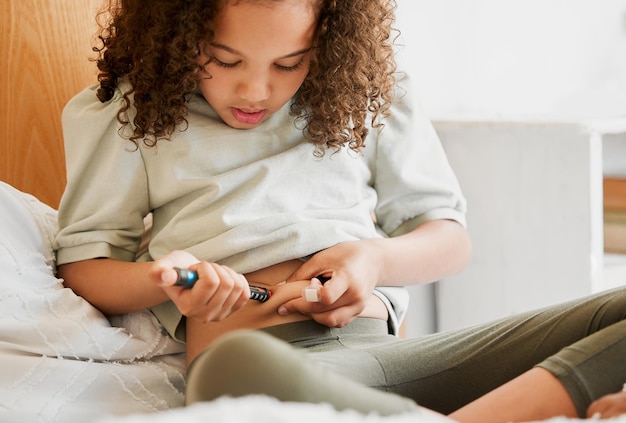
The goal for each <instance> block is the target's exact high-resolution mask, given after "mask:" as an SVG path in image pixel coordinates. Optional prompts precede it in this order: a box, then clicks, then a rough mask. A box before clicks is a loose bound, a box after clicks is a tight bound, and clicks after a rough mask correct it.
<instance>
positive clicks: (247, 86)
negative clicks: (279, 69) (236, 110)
mask: <svg viewBox="0 0 626 423" xmlns="http://www.w3.org/2000/svg"><path fill="white" fill-rule="evenodd" d="M270 92H271V84H270V78H269V75H268V74H264V73H249V74H247V75H245V76H244V77H243V78H242V79H241V81H240V82H239V85H238V86H237V95H238V96H239V97H240V98H242V99H244V100H246V101H249V102H251V103H255V102H259V101H264V100H267V99H268V98H269V96H270Z"/></svg>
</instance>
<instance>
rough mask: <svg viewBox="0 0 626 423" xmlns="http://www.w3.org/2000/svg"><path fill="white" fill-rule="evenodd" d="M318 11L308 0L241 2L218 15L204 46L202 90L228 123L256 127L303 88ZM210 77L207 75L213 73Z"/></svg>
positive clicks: (200, 83) (201, 55)
mask: <svg viewBox="0 0 626 423" xmlns="http://www.w3.org/2000/svg"><path fill="white" fill-rule="evenodd" d="M315 25H316V16H315V12H314V10H313V9H312V7H311V5H310V2H309V1H302V0H284V1H276V2H250V1H242V2H238V3H237V4H235V5H231V4H227V5H226V6H225V7H224V9H222V10H221V11H220V12H219V13H218V15H217V16H216V18H215V21H214V28H215V35H214V39H213V40H212V41H211V42H210V43H204V44H202V45H201V53H200V57H199V58H198V62H199V63H201V64H203V63H206V61H207V60H208V59H209V58H210V59H211V62H210V63H209V64H208V65H207V66H206V67H205V71H203V72H200V74H199V85H200V90H201V91H202V94H203V96H204V98H206V100H207V101H208V102H209V104H210V105H211V107H213V109H215V111H216V112H217V114H218V115H219V116H220V118H222V120H224V122H225V123H226V124H227V125H229V126H232V127H233V128H240V129H248V128H253V127H255V126H257V125H258V124H260V123H261V122H263V121H264V120H265V119H267V118H268V117H270V116H271V115H272V114H273V113H274V112H276V111H277V110H278V109H280V108H281V107H282V106H283V105H285V103H286V102H287V101H289V99H290V98H291V97H293V95H294V94H295V93H296V91H298V88H300V85H301V84H302V82H303V81H304V78H305V77H306V75H307V73H308V70H309V61H310V58H311V54H313V53H312V51H311V48H312V46H313V36H314V32H315ZM207 74H208V75H211V78H207V76H208V75H207Z"/></svg>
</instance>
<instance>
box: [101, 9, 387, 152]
mask: <svg viewBox="0 0 626 423" xmlns="http://www.w3.org/2000/svg"><path fill="white" fill-rule="evenodd" d="M233 1H241V0H185V1H180V0H178V1H174V0H150V1H142V0H109V2H108V6H107V7H106V8H105V9H104V10H103V11H102V12H101V13H100V14H99V18H100V31H99V34H98V39H99V41H100V45H99V46H97V47H94V51H95V52H96V53H97V54H98V58H97V65H98V69H99V74H98V81H99V83H100V87H99V89H98V92H97V95H98V99H99V100H100V101H102V102H103V103H104V102H107V101H109V100H111V99H112V98H113V95H114V92H115V89H116V87H117V86H118V82H119V80H120V79H121V78H126V79H127V80H128V81H129V82H130V86H131V87H132V88H130V89H129V90H128V91H126V92H123V93H122V94H123V97H124V106H123V107H122V108H121V109H120V110H119V111H118V116H117V118H118V121H119V122H120V124H122V125H123V126H128V125H130V124H131V121H130V118H129V116H131V115H132V116H133V119H132V127H133V131H132V135H131V136H130V140H131V141H133V142H134V143H135V145H137V146H138V145H139V142H143V143H144V144H145V145H146V146H148V147H153V146H155V145H156V144H157V142H158V141H159V140H162V139H170V137H171V135H172V133H173V132H174V130H175V129H176V128H177V127H179V126H183V127H184V125H186V123H187V121H186V115H187V113H188V109H187V102H188V99H189V96H190V95H191V94H192V93H194V92H195V91H196V89H197V73H198V71H199V70H200V65H198V63H197V62H196V60H197V56H198V54H199V50H198V45H199V43H200V42H201V41H204V40H211V38H212V35H213V32H212V31H213V30H212V22H213V19H214V17H215V16H216V14H217V13H218V11H219V10H220V9H221V8H223V7H225V5H226V4H227V3H228V2H233ZM245 1H268V0H245ZM273 1H281V0H273ZM310 1H311V2H312V3H313V6H314V7H315V9H316V11H317V13H318V23H317V29H316V33H315V36H314V37H315V38H314V44H313V45H314V47H315V54H313V56H312V58H311V63H310V69H309V73H308V75H307V77H306V78H305V80H304V82H303V83H302V85H301V87H300V89H299V90H298V92H297V93H296V94H295V96H294V98H293V101H292V103H291V109H290V112H291V114H292V115H293V116H294V117H295V118H296V119H297V122H298V123H299V124H300V125H301V128H302V130H303V131H304V133H305V134H306V136H307V138H308V140H309V141H310V142H312V143H313V144H314V145H315V146H316V153H317V154H320V155H323V154H324V151H325V150H326V148H333V149H340V148H341V147H343V146H345V145H347V146H348V147H349V148H351V149H352V150H355V151H359V150H360V149H361V148H362V147H363V146H364V145H365V138H366V137H367V134H368V129H367V127H368V119H370V122H369V124H370V126H371V127H372V128H380V127H382V123H381V119H380V118H382V117H385V116H386V115H387V114H388V111H389V105H390V102H391V97H392V93H393V89H394V85H395V79H394V73H395V70H396V64H395V59H394V51H393V38H392V31H393V27H392V25H393V22H394V11H395V7H396V4H395V1H394V0H350V1H345V0H343V1H341V0H310ZM102 18H104V21H102ZM131 97H132V101H131ZM132 107H134V110H132V113H130V112H131V108H132Z"/></svg>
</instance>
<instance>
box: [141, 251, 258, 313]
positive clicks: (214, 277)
mask: <svg viewBox="0 0 626 423" xmlns="http://www.w3.org/2000/svg"><path fill="white" fill-rule="evenodd" d="M174 267H180V268H182V269H189V270H193V271H195V272H197V273H198V280H197V281H196V283H195V284H194V286H193V287H192V288H191V289H185V288H183V287H180V286H176V285H174V283H175V282H176V279H177V277H178V274H177V272H176V271H175V270H174ZM149 274H150V278H151V279H152V280H153V281H154V283H155V284H157V285H158V286H160V287H161V288H162V289H163V291H164V292H165V293H166V294H167V296H168V297H169V298H170V299H171V300H172V301H173V302H174V304H176V307H178V309H179V310H180V312H181V313H182V314H183V315H184V316H187V317H188V318H192V319H195V320H198V321H199V322H201V323H207V322H217V321H220V320H223V319H225V318H226V317H228V316H230V315H231V314H232V313H233V312H235V311H237V310H239V309H240V308H241V307H243V305H244V304H245V303H246V302H247V301H248V299H249V298H250V288H249V286H248V281H247V280H246V278H245V277H244V276H243V275H241V274H239V273H237V272H235V271H234V270H232V269H231V268H229V267H227V266H222V265H219V264H217V263H209V262H206V261H198V259H196V258H195V257H194V256H193V255H191V254H189V253H187V252H184V251H172V252H171V253H169V254H167V255H166V256H163V257H161V258H159V259H158V260H156V261H155V262H154V264H153V265H152V267H151V269H150V271H149Z"/></svg>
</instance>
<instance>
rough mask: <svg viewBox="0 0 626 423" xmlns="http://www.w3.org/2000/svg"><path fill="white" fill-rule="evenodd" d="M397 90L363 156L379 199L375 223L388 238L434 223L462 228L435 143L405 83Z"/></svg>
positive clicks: (459, 207) (459, 200) (453, 187)
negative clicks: (441, 221)
mask: <svg viewBox="0 0 626 423" xmlns="http://www.w3.org/2000/svg"><path fill="white" fill-rule="evenodd" d="M399 86H400V89H399V90H398V92H397V94H396V98H395V99H394V102H393V105H392V110H391V115H390V116H389V118H388V119H386V120H385V126H384V128H383V129H382V131H378V130H376V129H374V130H372V131H371V132H372V135H375V139H376V141H375V144H376V148H374V149H372V150H371V151H370V152H369V153H366V154H369V157H368V161H369V166H370V168H372V175H374V177H373V178H374V179H373V181H372V184H373V186H374V188H375V189H376V192H377V194H378V202H377V206H376V210H375V213H376V219H377V223H378V225H379V226H380V227H381V229H382V230H383V231H384V232H385V233H386V234H387V235H390V236H395V235H400V234H403V233H407V232H409V231H411V230H412V229H414V228H415V227H417V226H418V225H419V224H421V223H423V222H426V221H429V220H435V219H450V220H455V221H458V222H459V223H460V224H462V225H463V226H465V225H466V220H465V212H466V201H465V198H464V196H463V194H462V192H461V188H460V185H459V183H458V180H457V178H456V175H455V174H454V171H453V170H452V168H451V166H450V164H449V162H448V159H447V157H446V154H445V152H444V150H443V147H442V145H441V142H440V140H439V137H438V136H437V133H436V132H435V130H434V128H433V126H432V124H431V122H430V121H429V120H428V118H427V117H426V116H425V114H424V112H423V110H422V109H421V107H420V105H419V104H418V102H417V100H416V99H415V98H414V96H413V93H412V92H411V87H410V86H409V81H408V78H407V77H405V78H403V79H401V80H399ZM365 150H367V148H366V149H365Z"/></svg>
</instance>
